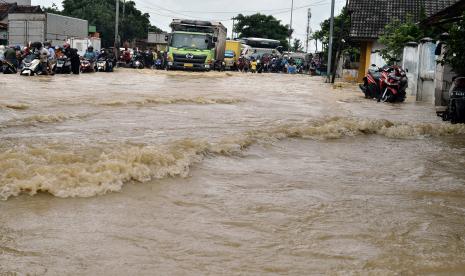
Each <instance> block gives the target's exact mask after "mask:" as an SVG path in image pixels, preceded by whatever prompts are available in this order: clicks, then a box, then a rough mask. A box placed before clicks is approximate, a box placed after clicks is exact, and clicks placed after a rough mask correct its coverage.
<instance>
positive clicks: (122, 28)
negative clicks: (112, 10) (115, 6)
mask: <svg viewBox="0 0 465 276" xmlns="http://www.w3.org/2000/svg"><path fill="white" fill-rule="evenodd" d="M125 18H126V0H123V20H121V23H122V26H121V34H122V35H121V36H122V38H123V40H125V39H126V38H125V36H124V29H125V26H126V25H125V24H124V22H125Z"/></svg>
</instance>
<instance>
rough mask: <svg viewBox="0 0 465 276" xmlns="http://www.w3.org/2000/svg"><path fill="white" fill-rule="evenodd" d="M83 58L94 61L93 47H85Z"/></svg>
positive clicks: (95, 56) (95, 57)
mask: <svg viewBox="0 0 465 276" xmlns="http://www.w3.org/2000/svg"><path fill="white" fill-rule="evenodd" d="M84 58H85V59H87V60H91V61H95V60H96V59H97V55H96V54H95V52H94V47H92V46H89V47H88V48H87V51H86V53H85V54H84Z"/></svg>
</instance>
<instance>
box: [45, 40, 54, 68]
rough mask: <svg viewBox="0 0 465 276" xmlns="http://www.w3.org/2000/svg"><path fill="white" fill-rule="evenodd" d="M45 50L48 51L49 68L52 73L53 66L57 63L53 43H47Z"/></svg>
mask: <svg viewBox="0 0 465 276" xmlns="http://www.w3.org/2000/svg"><path fill="white" fill-rule="evenodd" d="M44 46H45V49H46V50H47V51H48V60H47V62H48V68H49V72H52V67H53V64H54V63H55V58H56V53H55V49H54V48H53V47H52V43H50V42H46V43H44Z"/></svg>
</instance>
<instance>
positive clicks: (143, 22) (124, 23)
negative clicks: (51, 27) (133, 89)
mask: <svg viewBox="0 0 465 276" xmlns="http://www.w3.org/2000/svg"><path fill="white" fill-rule="evenodd" d="M62 4H63V10H62V11H60V10H58V7H57V6H56V5H55V6H53V5H52V7H51V8H45V10H46V11H49V12H53V13H59V14H62V15H66V16H72V17H76V18H81V19H85V20H88V21H89V25H95V26H97V31H98V32H100V33H101V38H102V45H103V46H104V47H108V46H112V45H113V42H114V41H113V40H114V37H115V31H114V29H115V9H116V2H115V1H114V0H63V3H62ZM124 9H125V16H124V18H123V16H122V15H123V5H122V4H121V5H120V14H121V17H120V36H121V39H122V41H125V40H132V39H143V38H146V37H147V33H148V31H149V28H151V29H155V30H159V29H158V28H157V27H155V26H151V25H150V15H149V14H147V13H142V12H141V11H140V10H138V9H137V8H136V4H135V2H134V1H126V4H125V7H124Z"/></svg>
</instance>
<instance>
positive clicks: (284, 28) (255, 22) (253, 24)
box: [234, 13, 292, 49]
mask: <svg viewBox="0 0 465 276" xmlns="http://www.w3.org/2000/svg"><path fill="white" fill-rule="evenodd" d="M236 20H237V24H236V25H235V26H234V32H236V33H238V34H239V37H260V38H268V39H276V40H279V41H281V46H283V47H284V48H286V49H289V46H290V45H289V43H288V38H289V36H290V35H292V30H291V31H290V30H289V25H283V24H281V21H280V20H278V19H276V18H275V17H273V16H271V15H264V14H260V13H257V14H253V15H249V16H244V15H242V14H239V15H238V16H236ZM289 32H291V33H289Z"/></svg>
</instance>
